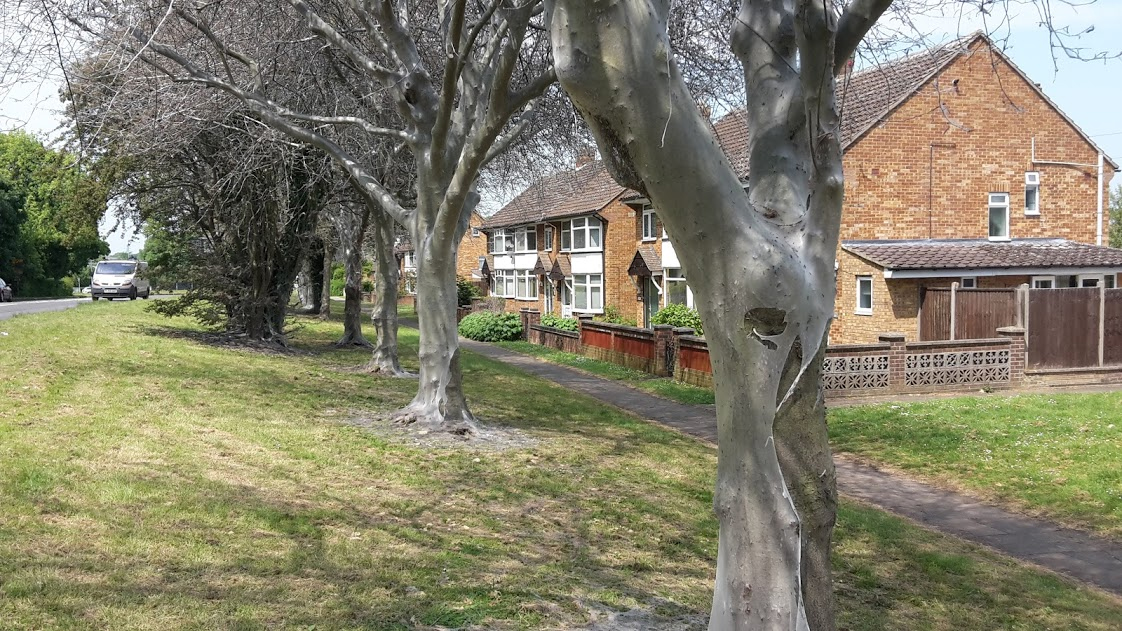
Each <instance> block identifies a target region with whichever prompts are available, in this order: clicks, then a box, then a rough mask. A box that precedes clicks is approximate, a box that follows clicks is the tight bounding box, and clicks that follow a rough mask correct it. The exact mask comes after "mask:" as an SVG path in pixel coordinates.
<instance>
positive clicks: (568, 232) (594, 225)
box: [561, 217, 603, 252]
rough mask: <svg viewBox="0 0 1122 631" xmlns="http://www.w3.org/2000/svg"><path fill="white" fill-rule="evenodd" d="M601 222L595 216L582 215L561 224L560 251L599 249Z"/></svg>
mask: <svg viewBox="0 0 1122 631" xmlns="http://www.w3.org/2000/svg"><path fill="white" fill-rule="evenodd" d="M602 231H603V224H601V223H600V220H599V219H596V218H595V217H582V218H580V219H573V220H572V221H566V222H564V223H562V224H561V251H562V252H568V251H574V252H577V251H581V250H599V249H601V241H602V240H601V237H602V234H603V232H602Z"/></svg>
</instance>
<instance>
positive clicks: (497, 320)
mask: <svg viewBox="0 0 1122 631" xmlns="http://www.w3.org/2000/svg"><path fill="white" fill-rule="evenodd" d="M460 335H462V336H464V337H466V338H468V339H469V340H475V341H477V342H509V341H512V340H517V339H520V338H521V337H522V319H521V318H519V317H518V314H515V313H493V312H491V311H481V312H479V313H472V314H469V315H468V316H466V317H465V318H464V319H463V320H461V321H460Z"/></svg>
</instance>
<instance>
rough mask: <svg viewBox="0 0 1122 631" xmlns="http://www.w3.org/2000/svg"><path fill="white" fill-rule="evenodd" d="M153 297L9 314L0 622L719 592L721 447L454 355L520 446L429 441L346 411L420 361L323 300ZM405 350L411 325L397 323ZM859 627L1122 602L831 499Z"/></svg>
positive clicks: (991, 619) (480, 400)
mask: <svg viewBox="0 0 1122 631" xmlns="http://www.w3.org/2000/svg"><path fill="white" fill-rule="evenodd" d="M141 307H142V305H141V304H140V303H119V302H118V303H110V304H107V303H99V304H91V305H84V306H81V307H79V308H78V309H76V310H72V311H67V312H62V313H51V314H44V315H40V316H35V317H17V318H13V319H12V320H8V321H5V322H3V323H0V330H2V331H4V332H7V333H8V335H7V336H2V337H0V357H2V358H3V361H0V401H3V406H2V407H0V494H2V496H3V497H4V501H3V502H2V503H0V627H3V628H18V629H86V628H89V629H93V628H98V629H103V628H120V629H125V628H127V629H158V630H160V631H167V630H169V629H199V628H205V629H212V628H228V629H265V628H280V627H284V628H288V627H295V628H313V627H314V628H316V629H344V628H366V629H379V630H382V629H385V630H396V629H434V628H436V627H438V626H440V627H465V626H468V625H482V626H484V627H485V628H489V629H500V630H502V629H566V628H573V627H575V626H580V625H583V624H584V623H585V622H586V621H587V614H586V607H587V605H588V604H589V603H602V604H606V605H607V606H610V607H633V606H643V605H645V604H646V603H648V602H650V601H651V600H652V599H653V598H660V599H664V600H666V601H670V602H671V603H674V605H675V606H676V607H679V608H681V609H683V610H685V611H694V612H704V611H706V610H707V608H708V603H709V598H710V587H711V584H712V580H713V575H712V572H713V567H714V562H715V554H716V523H715V520H714V518H713V516H712V509H711V505H712V492H711V490H712V488H713V478H712V476H713V472H714V468H715V454H714V452H713V450H712V449H710V448H708V447H706V446H703V445H700V444H698V443H696V442H694V441H691V440H688V439H686V438H684V437H682V436H680V435H678V434H675V433H673V432H669V431H664V430H662V429H660V428H658V427H655V426H652V425H648V424H646V423H642V422H639V421H637V420H635V419H633V418H631V417H628V416H626V415H622V414H620V413H618V412H617V411H615V410H613V409H611V408H609V407H607V406H604V405H600V404H598V403H596V402H595V401H593V400H591V399H589V398H586V397H583V396H580V395H575V394H574V393H572V392H569V391H566V390H563V389H561V388H558V387H556V386H553V385H551V384H548V383H545V382H543V381H541V380H539V379H536V378H534V377H531V376H528V375H526V374H524V373H521V372H519V371H517V370H514V369H511V368H509V367H506V366H504V365H502V364H499V363H497V362H493V361H490V360H487V359H485V358H481V357H478V356H475V355H473V354H471V353H464V355H463V360H462V362H463V369H464V372H465V387H466V390H467V393H468V395H469V397H470V399H471V401H472V402H473V404H474V406H475V411H476V413H478V414H479V415H480V416H481V417H483V418H485V419H487V420H488V421H489V422H491V423H493V424H496V425H503V426H507V427H511V428H515V429H517V430H519V431H521V432H523V433H524V434H525V435H526V436H527V437H528V438H529V439H532V441H533V446H530V447H525V448H519V449H511V450H506V451H495V450H493V449H488V448H486V447H485V446H475V447H468V448H457V449H452V448H418V447H414V446H410V445H409V444H406V443H401V442H398V441H395V440H390V439H387V438H386V437H385V436H383V435H379V434H377V433H373V432H371V431H368V430H365V429H362V428H359V427H355V426H354V425H352V424H349V423H347V422H346V420H347V419H348V418H349V417H350V416H351V415H352V414H355V413H363V414H371V413H378V412H385V411H389V410H392V409H394V408H395V407H397V406H400V405H402V404H404V403H405V402H407V401H408V400H409V398H410V397H411V395H412V393H413V390H414V388H415V382H413V381H409V380H403V379H390V378H373V377H369V376H367V375H364V374H361V373H355V372H353V371H351V370H350V369H351V368H353V367H355V366H358V365H360V364H362V363H363V362H365V360H366V357H367V356H366V352H365V351H361V350H337V349H334V348H332V347H331V343H332V342H333V341H334V340H335V339H337V338H338V337H339V336H340V334H341V329H340V326H339V324H338V323H336V322H326V323H321V322H319V321H317V320H313V319H308V320H303V321H301V324H302V326H301V328H299V329H298V330H297V331H296V332H295V333H294V335H293V346H294V352H292V353H287V354H266V353H259V352H249V351H239V350H230V349H228V348H221V347H217V346H214V345H211V344H208V343H207V338H206V337H205V336H201V335H200V334H199V331H198V330H197V329H195V328H194V327H192V326H191V325H190V324H189V323H188V322H186V321H184V320H164V319H161V318H158V317H157V316H153V315H150V314H147V313H145V312H144V311H143V310H142V308H141ZM401 339H402V342H403V345H404V348H403V352H404V363H405V364H406V365H407V366H409V367H412V368H415V367H416V357H415V352H416V341H417V340H416V334H415V332H413V331H410V330H406V329H403V330H402V335H401ZM836 540H837V548H836V554H835V562H836V571H837V572H836V577H837V587H838V597H839V604H840V610H841V614H840V623H841V626H842V627H843V628H845V629H850V630H869V631H875V630H882V629H883V630H887V629H893V630H897V629H905V630H908V629H962V628H972V629H1002V628H1006V629H1093V630H1099V629H1102V630H1107V629H1116V628H1117V621H1118V620H1119V619H1122V603H1120V602H1119V601H1118V600H1117V599H1112V598H1109V597H1106V596H1104V595H1102V594H1099V593H1097V592H1094V591H1091V590H1087V589H1084V588H1081V587H1079V586H1076V585H1074V584H1072V583H1070V582H1068V581H1066V580H1063V579H1060V578H1056V577H1054V576H1052V575H1048V574H1042V573H1039V572H1037V571H1035V570H1032V569H1029V568H1025V567H1022V566H1020V565H1018V564H1016V563H1014V562H1012V561H1010V560H1008V559H1004V558H1000V557H997V556H995V555H992V554H989V553H987V552H985V551H982V550H979V549H977V548H975V547H973V546H970V545H967V544H963V543H962V542H959V541H957V540H953V539H949V538H946V537H942V536H940V535H937V534H934V533H930V532H927V531H924V530H920V529H917V528H915V527H913V526H911V525H909V524H907V523H905V522H902V521H901V520H898V519H895V518H893V517H890V516H887V515H885V514H884V513H881V512H879V511H876V510H873V509H870V508H866V507H862V506H859V505H854V504H844V505H843V508H842V511H841V513H840V520H839V527H838V531H837V538H836Z"/></svg>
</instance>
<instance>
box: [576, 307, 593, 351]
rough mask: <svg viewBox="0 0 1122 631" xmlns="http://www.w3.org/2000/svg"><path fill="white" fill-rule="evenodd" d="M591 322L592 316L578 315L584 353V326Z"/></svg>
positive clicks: (578, 326)
mask: <svg viewBox="0 0 1122 631" xmlns="http://www.w3.org/2000/svg"><path fill="white" fill-rule="evenodd" d="M589 322H592V316H590V315H586V314H583V313H582V314H580V315H578V316H577V333H579V334H580V354H581V355H584V327H585V325H586V324H588V323H589Z"/></svg>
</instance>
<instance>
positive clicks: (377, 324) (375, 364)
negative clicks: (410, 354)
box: [366, 207, 409, 377]
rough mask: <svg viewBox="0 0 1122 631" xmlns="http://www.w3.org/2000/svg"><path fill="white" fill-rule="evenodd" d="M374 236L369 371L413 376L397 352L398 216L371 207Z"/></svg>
mask: <svg viewBox="0 0 1122 631" xmlns="http://www.w3.org/2000/svg"><path fill="white" fill-rule="evenodd" d="M370 221H371V224H372V226H373V230H372V231H371V232H372V235H371V236H372V237H373V238H374V311H373V313H371V316H370V320H371V323H372V324H373V325H374V331H375V332H376V334H377V337H376V339H375V342H374V351H373V352H372V353H371V356H370V363H369V364H367V365H366V370H367V372H372V373H380V374H386V375H392V376H394V377H404V376H409V373H407V372H406V371H405V370H403V369H402V368H401V362H400V361H399V360H398V355H397V286H398V282H400V273H399V272H398V267H397V258H396V257H395V256H394V254H393V246H394V236H395V234H394V232H395V231H394V225H395V223H394V220H393V219H392V218H391V217H390V216H389V215H387V214H385V213H383V212H382V211H381V209H379V208H377V207H373V208H371V209H370Z"/></svg>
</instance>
